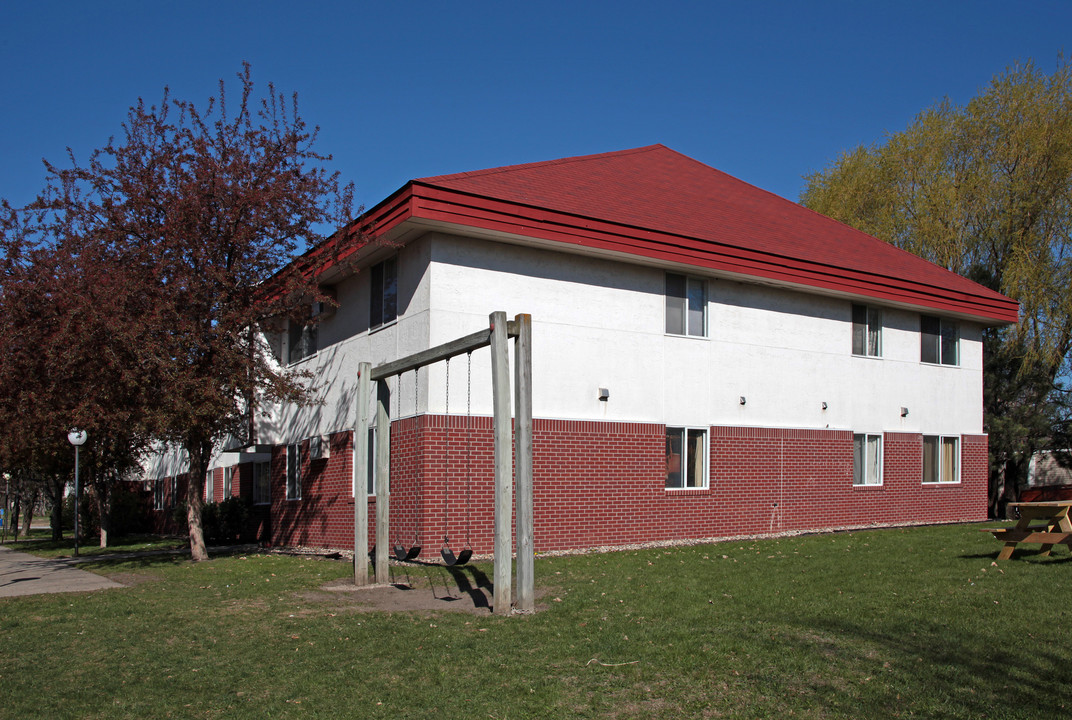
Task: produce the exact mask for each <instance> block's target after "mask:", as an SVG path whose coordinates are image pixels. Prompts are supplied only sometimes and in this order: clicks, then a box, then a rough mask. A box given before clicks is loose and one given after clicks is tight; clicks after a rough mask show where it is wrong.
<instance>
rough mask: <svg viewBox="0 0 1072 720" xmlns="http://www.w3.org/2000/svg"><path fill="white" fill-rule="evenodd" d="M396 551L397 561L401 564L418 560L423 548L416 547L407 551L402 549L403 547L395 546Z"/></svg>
mask: <svg viewBox="0 0 1072 720" xmlns="http://www.w3.org/2000/svg"><path fill="white" fill-rule="evenodd" d="M394 551H395V560H398V561H400V562H408V561H410V560H416V559H417V556H418V555H420V554H421V546H420V545H414V546H413V547H411V548H410V549H409V550H407V549H406V548H404V547H402V546H401V545H395V546H394Z"/></svg>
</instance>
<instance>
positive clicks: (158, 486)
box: [153, 479, 164, 510]
mask: <svg viewBox="0 0 1072 720" xmlns="http://www.w3.org/2000/svg"><path fill="white" fill-rule="evenodd" d="M163 509H164V480H162V479H157V480H156V481H155V482H154V483H153V510H163Z"/></svg>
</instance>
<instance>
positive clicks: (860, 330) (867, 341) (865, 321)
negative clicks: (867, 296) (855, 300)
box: [852, 304, 882, 357]
mask: <svg viewBox="0 0 1072 720" xmlns="http://www.w3.org/2000/svg"><path fill="white" fill-rule="evenodd" d="M852 354H853V355H866V356H870V357H882V310H881V309H880V308H877V307H872V306H870V305H856V304H854V305H853V306H852Z"/></svg>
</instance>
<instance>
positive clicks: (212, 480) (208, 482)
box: [205, 470, 216, 502]
mask: <svg viewBox="0 0 1072 720" xmlns="http://www.w3.org/2000/svg"><path fill="white" fill-rule="evenodd" d="M215 485H216V471H215V470H209V471H208V473H207V474H206V475H205V502H212V501H213V500H215V499H216V498H215V493H213V491H214V490H215V489H216V487H215Z"/></svg>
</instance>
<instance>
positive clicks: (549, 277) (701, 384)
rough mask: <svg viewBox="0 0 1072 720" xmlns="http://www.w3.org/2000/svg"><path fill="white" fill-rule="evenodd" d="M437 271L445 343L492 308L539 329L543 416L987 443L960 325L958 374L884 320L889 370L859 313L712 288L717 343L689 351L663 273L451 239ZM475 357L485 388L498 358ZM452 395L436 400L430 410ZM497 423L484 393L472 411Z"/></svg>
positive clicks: (970, 338) (436, 321)
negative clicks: (857, 353) (866, 339)
mask: <svg viewBox="0 0 1072 720" xmlns="http://www.w3.org/2000/svg"><path fill="white" fill-rule="evenodd" d="M431 258H432V267H431V269H430V275H431V278H432V283H431V298H430V302H431V316H432V325H431V328H432V335H431V342H432V343H433V344H435V343H439V342H445V341H446V340H449V339H451V338H453V337H458V336H460V335H463V334H465V333H468V332H472V331H473V330H476V329H478V328H480V327H485V326H486V324H487V315H488V313H489V312H491V311H492V310H495V309H502V310H505V311H506V312H507V314H508V315H509V316H511V317H512V316H513V315H514V314H515V313H518V312H527V313H530V314H531V315H532V317H533V388H534V407H535V412H536V415H537V416H539V417H554V418H572V419H607V420H622V421H649V422H666V423H670V424H682V425H742V426H763V427H807V428H816V427H818V428H824V427H830V428H837V429H852V430H865V431H915V432H924V433H927V434H931V433H934V434H946V433H949V434H960V433H979V432H981V431H982V350H981V342H980V328H979V327H978V326H975V325H972V324H968V323H960V331H961V341H960V356H961V363H960V365H959V366H956V367H951V366H934V365H925V364H922V363H920V361H919V357H920V335H919V314H918V313H916V312H910V311H906V310H899V309H894V308H884V309H883V338H882V340H883V354H882V355H883V356H882V357H881V358H865V357H854V356H853V355H852V354H851V347H852V345H851V331H852V319H851V301H850V300H847V299H840V298H831V297H824V296H819V295H813V294H806V293H803V292H795V291H789V290H784V289H780V288H774V287H769V286H764V285H758V284H748V283H742V282H737V281H732V280H724V279H717V278H710V279H709V281H708V316H707V325H708V337H707V338H693V337H679V336H671V335H667V334H666V333H665V296H664V293H665V272H664V270H662V269H656V268H649V267H643V266H639V265H630V264H626V263H623V262H617V261H613V260H604V259H598V258H592V257H586V256H572V255H566V254H563V253H556V252H551V251H548V250H540V249H534V248H523V247H518V246H508V245H501V244H495V243H489V242H486V241H482V240H476V239H467V238H458V237H446V236H436V237H435V238H434V239H433V241H432V256H431ZM692 274H696V273H695V272H694V271H693V272H692ZM474 357H476V358H477V362H476V363H475V365H474V378H483V381H482V383H481V387H486V385H487V383H488V381H487V377H488V374H487V373H488V369H487V360H486V353H478V354H477V355H475V356H474ZM433 380H435V381H439V380H440V378H439V377H438V376H437V375H433ZM453 384H454V383H453V381H452V385H453ZM600 387H605V388H608V389H609V390H610V400H609V401H607V402H601V401H599V400H598V396H597V395H598V388H600ZM441 392H442V391H441V389H440V388H437V387H436V386H435V385H433V387H432V388H431V390H430V393H431V396H432V398H433V403H434V404H435V403H436V398H437V397H439V395H440V394H441ZM454 393H455V391H454V390H453V389H452V396H453V395H454ZM741 396H744V397H745V398H746V400H747V402H746V404H745V405H743V406H742V405H741V404H740V400H739V398H740V397H741ZM474 397H477V396H474ZM823 402H826V403H827V408H828V409H827V410H825V411H824V410H823V409H822V403H823ZM439 404H441V403H439ZM452 405H453V402H452ZM902 407H907V408H908V410H909V413H908V416H907V417H904V418H902V417H901V413H900V409H901V408H902ZM489 408H490V395H489V394H488V393H479V403H478V405H477V410H476V411H477V412H481V413H486V412H488V411H489ZM434 409H439V408H438V404H437V405H436V407H434Z"/></svg>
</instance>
